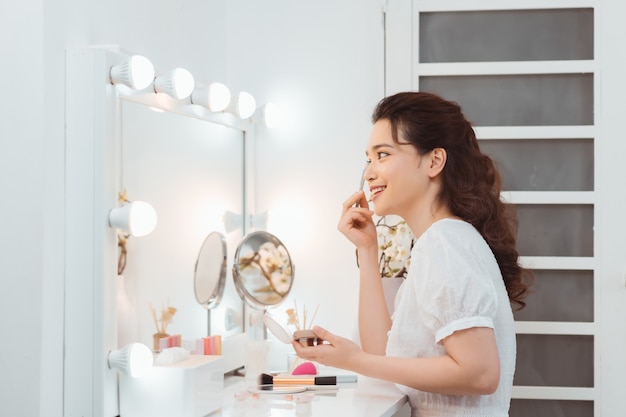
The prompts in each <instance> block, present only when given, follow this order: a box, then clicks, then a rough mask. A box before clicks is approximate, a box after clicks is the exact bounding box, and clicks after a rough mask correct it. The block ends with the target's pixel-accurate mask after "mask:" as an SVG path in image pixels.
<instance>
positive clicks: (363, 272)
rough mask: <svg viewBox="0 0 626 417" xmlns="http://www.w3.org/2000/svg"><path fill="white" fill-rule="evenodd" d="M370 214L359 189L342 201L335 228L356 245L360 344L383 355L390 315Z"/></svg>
mask: <svg viewBox="0 0 626 417" xmlns="http://www.w3.org/2000/svg"><path fill="white" fill-rule="evenodd" d="M357 203H358V204H357ZM372 215H373V212H372V211H371V210H370V209H369V208H368V206H367V199H366V198H365V193H364V192H363V191H359V192H357V193H355V194H353V195H352V196H350V198H348V199H347V200H346V201H344V203H343V208H342V213H341V218H340V219H339V224H338V226H337V228H338V229H339V231H340V232H341V233H343V234H344V235H345V236H346V237H347V238H348V239H349V240H350V241H351V242H352V243H354V245H355V246H356V248H357V256H358V261H359V276H360V279H359V281H360V282H359V337H360V339H361V345H362V347H363V350H365V351H366V352H368V353H372V354H375V355H384V354H385V349H386V346H387V332H388V331H389V329H390V328H391V318H390V317H389V312H388V310H387V304H386V302H385V296H384V294H383V289H382V283H381V277H380V271H379V269H378V236H377V234H376V226H375V225H374V222H373V221H372Z"/></svg>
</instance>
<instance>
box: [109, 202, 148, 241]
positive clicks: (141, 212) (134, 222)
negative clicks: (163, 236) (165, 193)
mask: <svg viewBox="0 0 626 417" xmlns="http://www.w3.org/2000/svg"><path fill="white" fill-rule="evenodd" d="M156 224H157V213H156V210H155V209H154V207H152V205H150V204H149V203H146V202H145V201H132V202H128V203H127V204H124V205H123V206H122V207H117V208H114V209H112V210H111V211H110V212H109V225H110V226H111V227H115V228H117V229H122V230H125V231H127V232H128V233H129V234H130V235H131V236H136V237H141V236H146V235H149V234H150V233H152V231H153V230H154V228H155V227H156Z"/></svg>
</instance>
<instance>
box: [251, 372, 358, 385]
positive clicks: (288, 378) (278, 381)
mask: <svg viewBox="0 0 626 417" xmlns="http://www.w3.org/2000/svg"><path fill="white" fill-rule="evenodd" d="M356 379H357V378H356V375H337V376H293V375H277V376H273V375H269V374H261V375H260V376H259V384H260V385H337V384H338V383H342V382H356Z"/></svg>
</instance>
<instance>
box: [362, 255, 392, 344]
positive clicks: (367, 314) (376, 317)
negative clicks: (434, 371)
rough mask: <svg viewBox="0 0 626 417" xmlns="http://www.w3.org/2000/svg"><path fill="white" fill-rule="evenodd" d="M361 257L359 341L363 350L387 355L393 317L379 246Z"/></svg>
mask: <svg viewBox="0 0 626 417" xmlns="http://www.w3.org/2000/svg"><path fill="white" fill-rule="evenodd" d="M358 257H359V276H360V278H359V338H360V339H361V347H362V349H363V350H364V351H365V352H367V353H371V354H374V355H384V354H385V350H386V349H387V333H388V332H389V329H391V317H390V316H389V310H388V309H387V303H386V301H385V295H384V293H383V285H382V278H381V277H380V272H379V269H378V246H376V247H374V248H367V249H362V250H359V251H358Z"/></svg>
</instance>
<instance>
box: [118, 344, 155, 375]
mask: <svg viewBox="0 0 626 417" xmlns="http://www.w3.org/2000/svg"><path fill="white" fill-rule="evenodd" d="M107 364H108V366H109V369H113V368H117V369H119V370H120V371H121V372H123V373H124V374H126V375H128V376H130V377H131V378H140V377H142V376H143V375H145V374H146V372H147V371H148V370H149V369H150V368H152V366H153V365H154V357H153V355H152V351H151V350H150V348H148V346H146V345H144V344H143V343H131V344H129V345H126V346H124V347H123V348H122V349H119V350H112V351H110V352H109V355H108V357H107Z"/></svg>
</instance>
